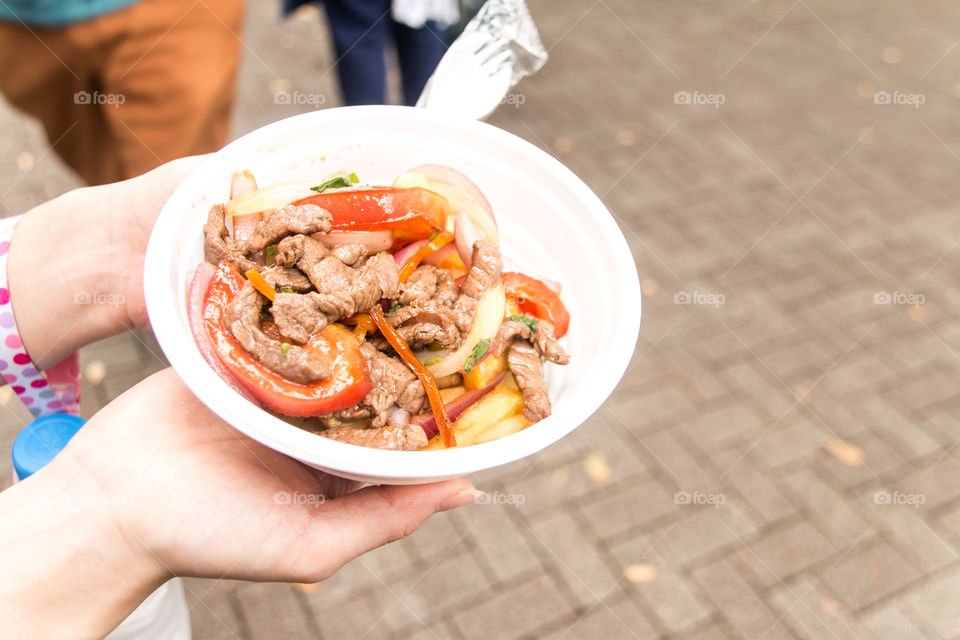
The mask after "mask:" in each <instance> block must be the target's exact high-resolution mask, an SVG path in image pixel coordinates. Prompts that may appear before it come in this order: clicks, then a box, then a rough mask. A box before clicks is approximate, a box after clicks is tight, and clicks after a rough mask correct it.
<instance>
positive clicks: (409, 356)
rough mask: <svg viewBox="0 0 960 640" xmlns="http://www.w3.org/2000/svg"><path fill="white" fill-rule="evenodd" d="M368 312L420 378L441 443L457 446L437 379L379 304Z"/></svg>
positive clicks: (395, 349) (394, 348)
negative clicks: (441, 439)
mask: <svg viewBox="0 0 960 640" xmlns="http://www.w3.org/2000/svg"><path fill="white" fill-rule="evenodd" d="M369 313H370V319H371V320H373V323H374V324H376V325H377V328H378V329H380V333H382V334H383V337H384V338H386V339H387V342H389V343H390V346H391V347H393V350H394V351H396V352H397V353H398V354H399V355H400V357H401V358H403V361H404V362H406V363H407V365H408V366H409V367H410V368H411V369H413V372H414V373H415V374H417V377H418V378H420V384H422V385H423V388H424V390H425V391H426V392H427V399H428V400H430V408H431V409H433V417H434V419H435V420H436V421H437V431H439V432H440V437H441V438H443V445H444V446H445V447H455V446H457V439H456V437H455V436H454V435H453V430H451V429H450V419H449V418H448V417H447V410H446V408H444V406H443V400H442V399H441V398H440V389H439V388H438V387H437V381H436V379H434V377H433V374H432V373H430V371H428V370H427V368H426V367H424V366H423V364H421V362H420V361H419V360H417V356H415V355H413V351H411V350H410V345H408V344H407V341H406V340H404V339H403V336H401V335H400V334H399V333H397V330H396V329H394V328H393V325H391V324H390V323H389V322H387V318H386V317H385V316H384V315H383V310H382V309H381V308H380V307H379V306H373V307H371V308H370V311H369Z"/></svg>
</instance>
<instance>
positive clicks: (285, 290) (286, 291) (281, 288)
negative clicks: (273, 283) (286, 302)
mask: <svg viewBox="0 0 960 640" xmlns="http://www.w3.org/2000/svg"><path fill="white" fill-rule="evenodd" d="M278 291H280V293H295V291H294V290H293V289H292V288H290V287H280V289H278Z"/></svg>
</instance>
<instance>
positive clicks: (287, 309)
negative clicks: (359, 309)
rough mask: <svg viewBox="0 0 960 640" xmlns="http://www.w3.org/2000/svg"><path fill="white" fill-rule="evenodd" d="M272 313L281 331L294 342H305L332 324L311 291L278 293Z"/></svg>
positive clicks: (271, 309)
mask: <svg viewBox="0 0 960 640" xmlns="http://www.w3.org/2000/svg"><path fill="white" fill-rule="evenodd" d="M270 313H271V315H273V321H274V322H275V323H276V325H277V329H278V330H279V331H280V333H281V334H282V335H283V336H284V337H286V338H289V339H290V340H291V341H293V342H299V343H304V342H306V341H307V340H309V339H310V336H312V335H313V334H314V333H316V332H318V331H323V330H324V329H326V328H327V325H328V324H330V322H329V321H328V319H327V316H326V315H325V314H324V313H323V312H322V311H321V310H320V307H319V306H318V305H317V302H316V300H315V299H314V297H313V295H312V294H310V293H308V294H300V293H277V295H276V296H274V298H273V306H272V307H270Z"/></svg>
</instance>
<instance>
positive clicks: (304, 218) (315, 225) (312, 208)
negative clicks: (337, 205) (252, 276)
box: [242, 204, 332, 266]
mask: <svg viewBox="0 0 960 640" xmlns="http://www.w3.org/2000/svg"><path fill="white" fill-rule="evenodd" d="M331 221H332V218H331V217H330V213H329V212H328V211H327V210H326V209H321V208H320V207H318V206H317V205H315V204H302V205H294V204H288V205H287V206H285V207H282V208H280V209H273V210H272V211H267V212H265V213H264V215H263V220H261V221H260V222H258V223H257V228H256V229H254V230H253V232H252V233H251V234H250V237H249V238H247V241H246V243H244V246H243V247H242V248H243V250H244V251H245V252H246V253H254V252H256V251H261V250H263V249H265V248H266V247H268V246H270V245H272V244H276V243H277V242H278V241H279V240H280V239H281V238H284V237H285V236H288V235H290V234H292V233H317V232H319V231H323V232H327V231H330V228H331V224H332V222H331ZM285 266H290V265H285Z"/></svg>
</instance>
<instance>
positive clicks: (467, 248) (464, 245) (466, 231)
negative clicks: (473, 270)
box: [453, 211, 483, 269]
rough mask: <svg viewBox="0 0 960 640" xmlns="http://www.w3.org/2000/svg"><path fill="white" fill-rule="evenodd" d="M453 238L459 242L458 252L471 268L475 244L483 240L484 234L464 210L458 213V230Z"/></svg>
mask: <svg viewBox="0 0 960 640" xmlns="http://www.w3.org/2000/svg"><path fill="white" fill-rule="evenodd" d="M453 238H454V241H455V242H456V244H457V253H459V254H460V259H461V260H463V264H464V265H466V267H467V269H469V268H470V263H471V262H472V258H473V245H474V244H475V243H476V242H477V240H482V239H483V235H482V234H481V233H480V231H479V230H478V229H477V227H476V226H474V224H473V221H472V220H470V218H469V217H468V216H467V215H466V214H465V213H464V212H463V211H461V212H460V213H458V214H457V222H456V231H455V232H454V234H453Z"/></svg>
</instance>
